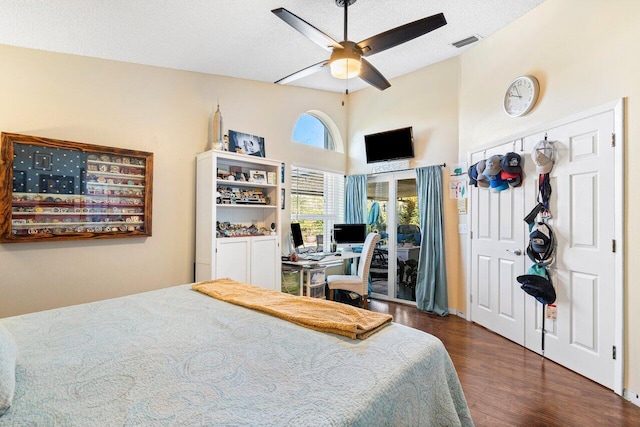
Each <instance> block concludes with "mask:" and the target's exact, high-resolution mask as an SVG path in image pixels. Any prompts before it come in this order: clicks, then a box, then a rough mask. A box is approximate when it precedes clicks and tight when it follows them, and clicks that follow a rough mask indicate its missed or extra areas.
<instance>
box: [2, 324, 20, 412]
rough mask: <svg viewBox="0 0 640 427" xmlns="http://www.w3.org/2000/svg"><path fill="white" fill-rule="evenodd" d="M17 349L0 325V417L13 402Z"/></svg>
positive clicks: (8, 334) (7, 332)
mask: <svg viewBox="0 0 640 427" xmlns="http://www.w3.org/2000/svg"><path fill="white" fill-rule="evenodd" d="M17 358H18V347H17V346H16V342H15V341H14V340H13V337H12V336H11V334H10V333H9V331H7V328H5V327H4V326H3V325H2V324H0V415H2V414H4V413H5V411H6V410H7V409H9V406H11V401H12V400H13V392H14V391H15V388H16V359H17Z"/></svg>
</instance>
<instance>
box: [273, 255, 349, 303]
mask: <svg viewBox="0 0 640 427" xmlns="http://www.w3.org/2000/svg"><path fill="white" fill-rule="evenodd" d="M360 255H361V254H360V252H342V255H341V256H335V255H328V256H326V257H324V258H323V259H321V260H320V261H311V260H304V259H302V260H299V261H282V264H283V265H288V266H291V267H294V268H296V269H299V270H301V271H302V274H301V275H300V295H302V290H303V286H306V288H307V295H311V285H312V283H311V279H312V274H311V271H312V270H314V269H319V268H320V267H327V266H329V265H334V264H338V263H340V262H342V264H343V266H344V263H345V261H349V260H353V259H357V258H360ZM304 276H306V277H307V280H306V283H305V280H304ZM323 295H324V289H323Z"/></svg>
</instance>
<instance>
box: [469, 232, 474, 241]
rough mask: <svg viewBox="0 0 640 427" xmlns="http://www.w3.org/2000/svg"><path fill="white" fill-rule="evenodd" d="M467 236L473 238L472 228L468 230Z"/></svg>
mask: <svg viewBox="0 0 640 427" xmlns="http://www.w3.org/2000/svg"><path fill="white" fill-rule="evenodd" d="M469 238H470V239H472V240H473V230H471V231H469Z"/></svg>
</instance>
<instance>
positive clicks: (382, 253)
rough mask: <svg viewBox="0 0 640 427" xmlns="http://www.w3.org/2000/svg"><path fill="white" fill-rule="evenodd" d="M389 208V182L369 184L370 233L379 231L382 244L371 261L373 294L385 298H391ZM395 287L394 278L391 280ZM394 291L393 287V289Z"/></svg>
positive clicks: (368, 222)
mask: <svg viewBox="0 0 640 427" xmlns="http://www.w3.org/2000/svg"><path fill="white" fill-rule="evenodd" d="M388 208H389V182H387V181H372V180H368V182H367V212H368V213H369V215H368V218H367V224H368V231H377V232H378V233H379V234H380V243H379V244H378V246H377V247H376V249H375V250H374V253H373V259H372V260H371V268H370V269H369V274H370V275H371V292H372V293H373V294H379V295H383V296H386V297H387V296H389V283H390V280H389V279H390V278H389V251H388V249H387V245H388V241H389V233H388V231H387V223H388V216H387V212H388ZM391 284H392V285H393V277H392V278H391ZM391 288H392V289H393V286H392V287H391Z"/></svg>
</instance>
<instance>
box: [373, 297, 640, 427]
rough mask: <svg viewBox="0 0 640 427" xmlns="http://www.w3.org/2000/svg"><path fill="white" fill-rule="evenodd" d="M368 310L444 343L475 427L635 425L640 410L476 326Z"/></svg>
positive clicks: (376, 303) (397, 308) (410, 310)
mask: <svg viewBox="0 0 640 427" xmlns="http://www.w3.org/2000/svg"><path fill="white" fill-rule="evenodd" d="M369 308H370V310H372V311H377V312H381V313H390V314H392V315H393V319H394V321H395V322H397V323H400V324H403V325H406V326H411V327H413V328H417V329H420V330H422V331H424V332H428V333H430V334H432V335H435V336H437V337H438V338H439V339H440V340H441V341H442V342H443V343H444V345H445V347H446V348H447V351H448V352H449V354H450V355H451V359H452V360H453V363H454V365H455V367H456V370H457V371H458V376H459V377H460V382H461V383H462V388H463V390H464V393H465V397H466V399H467V403H468V405H469V408H470V410H471V416H472V418H473V421H474V422H475V424H476V426H640V407H638V406H635V405H633V404H632V403H630V402H628V401H626V400H625V399H623V398H621V397H620V396H618V395H616V394H615V393H614V392H613V391H611V390H608V389H606V388H605V387H602V386H600V385H599V384H596V383H594V382H592V381H591V380H588V379H586V378H585V377H582V376H580V375H578V374H576V373H574V372H572V371H570V370H568V369H566V368H564V367H562V366H560V365H558V364H556V363H554V362H551V361H550V360H545V359H543V358H542V357H541V356H540V355H538V354H536V353H534V352H532V351H529V350H527V349H525V348H524V347H521V346H519V345H517V344H515V343H513V342H511V341H509V340H507V339H506V338H503V337H501V336H499V335H497V334H495V333H493V332H491V331H489V330H487V329H485V328H483V327H481V326H478V325H476V324H474V323H471V322H467V321H465V320H464V319H461V318H460V317H458V316H453V315H451V316H448V317H444V318H443V317H440V316H436V315H429V314H426V313H423V312H421V311H419V310H418V309H417V308H415V307H414V306H409V305H405V304H398V303H393V302H388V301H380V300H371V302H370V304H369Z"/></svg>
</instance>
